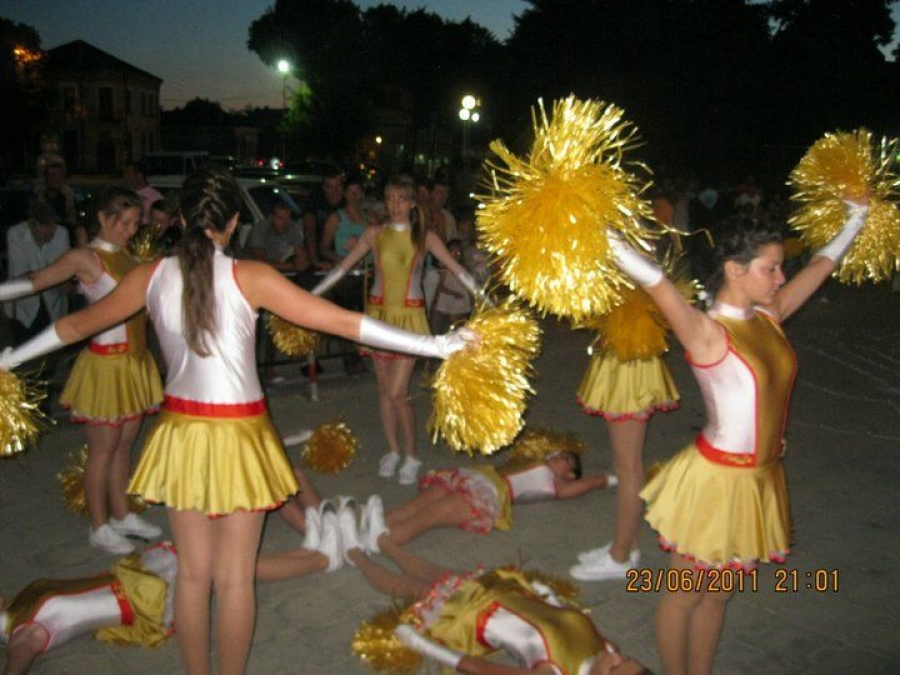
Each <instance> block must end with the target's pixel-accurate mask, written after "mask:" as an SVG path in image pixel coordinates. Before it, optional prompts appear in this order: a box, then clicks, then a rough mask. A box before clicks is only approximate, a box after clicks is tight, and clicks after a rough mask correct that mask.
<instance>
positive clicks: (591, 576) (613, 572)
mask: <svg viewBox="0 0 900 675" xmlns="http://www.w3.org/2000/svg"><path fill="white" fill-rule="evenodd" d="M634 565H635V563H632V562H631V556H629V560H628V562H624V563H619V562H616V561H615V560H613V559H612V558H611V557H610V555H609V551H607V552H606V556H604V557H603V558H601V559H600V560H595V561H592V562H587V563H579V564H578V565H575V566H574V567H571V568H570V569H569V574H571V575H572V576H573V577H574V578H576V579H578V580H579V581H609V580H612V579H624V578H625V577H626V576H627V575H628V570H630V569H631V568H632V567H634Z"/></svg>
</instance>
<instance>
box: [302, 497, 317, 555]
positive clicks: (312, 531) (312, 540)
mask: <svg viewBox="0 0 900 675" xmlns="http://www.w3.org/2000/svg"><path fill="white" fill-rule="evenodd" d="M303 515H304V516H305V518H304V520H305V521H306V522H305V527H306V530H305V531H304V532H303V543H302V544H301V545H300V546H301V547H302V548H305V549H309V550H310V551H315V550H316V549H317V548H319V542H320V541H321V540H322V518H321V516H320V515H319V510H318V509H317V508H316V507H315V506H307V507H306V510H305V511H304V512H303Z"/></svg>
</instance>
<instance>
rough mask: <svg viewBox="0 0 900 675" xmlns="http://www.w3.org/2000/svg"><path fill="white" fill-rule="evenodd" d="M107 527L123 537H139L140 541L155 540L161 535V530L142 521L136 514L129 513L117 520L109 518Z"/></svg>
mask: <svg viewBox="0 0 900 675" xmlns="http://www.w3.org/2000/svg"><path fill="white" fill-rule="evenodd" d="M109 526H110V527H111V528H112V529H114V530H115V531H116V533H117V534H121V535H122V536H123V537H127V536H129V535H131V536H132V537H140V538H141V539H155V538H156V537H158V536H159V535H161V534H162V528H161V527H159V526H158V525H154V524H153V523H151V522H150V521H148V520H144V519H143V518H141V517H140V516H139V515H138V514H136V513H129V514H128V515H127V516H125V517H124V518H122V520H119V519H118V518H110V519H109Z"/></svg>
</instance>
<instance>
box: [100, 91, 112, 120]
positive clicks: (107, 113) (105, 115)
mask: <svg viewBox="0 0 900 675" xmlns="http://www.w3.org/2000/svg"><path fill="white" fill-rule="evenodd" d="M97 116H98V118H99V119H100V121H101V122H112V121H113V90H112V87H99V88H98V89H97Z"/></svg>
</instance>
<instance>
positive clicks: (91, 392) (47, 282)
mask: <svg viewBox="0 0 900 675" xmlns="http://www.w3.org/2000/svg"><path fill="white" fill-rule="evenodd" d="M140 217H141V199H140V197H138V196H137V194H135V193H134V192H132V191H131V190H126V189H124V188H110V189H109V190H107V191H105V192H104V193H102V194H101V195H100V197H99V202H98V209H97V220H98V221H99V223H100V233H99V234H98V236H97V237H96V238H95V239H94V240H92V241H91V242H90V243H89V244H88V246H87V247H85V248H77V249H73V250H71V251H69V252H68V253H66V254H65V255H63V256H62V257H61V258H59V260H57V261H56V262H55V263H53V264H52V265H49V266H48V267H45V268H44V269H42V270H39V271H37V272H34V273H32V274H31V275H30V276H29V277H28V278H23V279H15V280H12V281H8V282H6V283H5V284H2V285H0V300H13V299H15V298H20V297H24V296H26V295H33V294H35V293H39V292H40V291H43V290H44V289H47V288H51V287H53V286H57V285H59V284H62V283H64V282H66V281H69V280H70V279H72V278H73V277H74V278H75V279H77V280H78V283H79V286H80V288H81V292H82V293H83V294H84V295H85V296H86V297H87V300H88V302H89V303H95V302H97V301H98V300H100V299H101V298H103V297H105V296H107V295H108V294H109V293H110V292H111V291H112V290H113V289H114V288H115V287H116V284H118V283H119V282H120V281H121V280H122V278H123V277H124V276H125V274H126V273H128V272H129V271H130V270H132V269H133V268H134V267H136V266H137V264H138V262H137V260H135V259H134V258H133V257H132V256H131V255H130V254H129V253H128V250H127V246H128V242H129V241H130V240H131V238H132V237H133V236H134V234H135V232H136V231H137V228H138V225H139V224H140ZM122 318H123V320H124V322H123V323H119V324H118V325H116V326H114V327H113V328H109V329H107V330H104V331H103V332H101V333H98V334H96V335H93V333H89V334H87V335H85V337H88V336H90V335H93V337H91V339H90V342H89V343H88V345H87V347H85V349H84V350H83V351H82V352H81V354H80V355H79V356H78V359H77V360H76V362H75V365H74V366H73V368H72V372H71V374H70V375H69V380H68V382H67V383H66V386H65V388H64V389H63V392H62V397H61V402H62V404H63V405H64V406H65V407H66V408H68V409H69V410H70V411H71V416H72V421H73V422H81V423H84V425H85V433H86V435H87V446H88V457H87V463H86V465H85V470H84V497H85V503H86V505H87V510H88V517H89V518H90V521H91V527H90V538H89V541H90V544H91V546H95V547H97V548H100V549H103V550H104V551H106V552H108V553H112V554H116V555H125V554H128V553H130V552H132V551H133V550H134V545H133V544H132V543H131V542H130V541H129V540H128V539H126V536H129V535H131V536H137V537H141V538H144V539H150V538H153V537H157V536H159V535H160V533H161V532H162V530H161V529H160V528H159V527H157V526H156V525H153V524H152V523H149V522H147V521H146V520H144V519H143V518H141V517H140V516H138V515H137V514H135V513H131V512H130V511H129V503H128V495H127V493H126V487H127V486H128V474H129V471H130V468H131V446H132V445H133V444H134V441H135V439H136V438H137V435H138V432H139V431H140V428H141V421H142V420H143V418H144V415H145V414H146V413H148V412H155V411H156V410H157V409H158V407H159V404H160V403H161V401H162V393H163V391H162V382H161V380H160V377H159V371H158V369H157V367H156V362H155V361H154V360H153V357H152V356H151V355H150V352H149V351H148V349H147V314H146V312H144V311H135V312H134V313H133V315H125V316H123V317H122Z"/></svg>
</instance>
